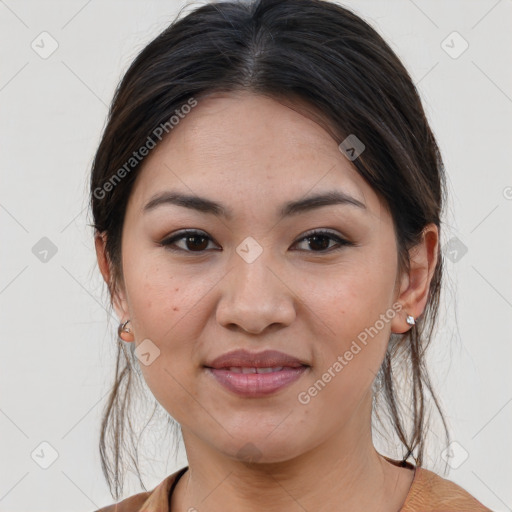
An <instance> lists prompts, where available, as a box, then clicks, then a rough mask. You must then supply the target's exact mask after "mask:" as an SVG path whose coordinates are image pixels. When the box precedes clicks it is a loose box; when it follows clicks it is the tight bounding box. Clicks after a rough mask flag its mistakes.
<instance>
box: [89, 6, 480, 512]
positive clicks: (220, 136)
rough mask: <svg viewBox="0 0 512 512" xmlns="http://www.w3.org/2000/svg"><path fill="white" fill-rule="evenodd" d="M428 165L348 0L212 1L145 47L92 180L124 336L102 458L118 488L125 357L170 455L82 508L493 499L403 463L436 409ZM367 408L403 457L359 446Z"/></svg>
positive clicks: (422, 134)
mask: <svg viewBox="0 0 512 512" xmlns="http://www.w3.org/2000/svg"><path fill="white" fill-rule="evenodd" d="M444 180H445V177H444V170H443V164H442V159H441V156H440V154H439V151H438V147H437V145H436V141H435V138H434V135H433V134H432V132H431V130H430V128H429V125H428V122H427V120H426V118H425V114H424V111H423V108H422V105H421V102H420V99H419V97H418V93H417V91H416V89H415V87H414V85H413V83H412V81H411V78H410V76H409V75H408V73H407V71H406V70H405V69H404V67H403V65H402V64H401V63H400V61H399V59H398V58H397V56H396V55H395V54H394V53H393V52H392V50H391V49H390V48H389V46H388V45H387V44H386V43H385V42H384V41H383V39H382V38H381V37H380V36H379V35H378V34H377V33H376V32H375V31H374V30H373V29H372V28H371V27H370V26H369V25H368V24H367V23H365V22H364V21H363V20H361V19H360V18H359V17H357V16H356V15H354V14H353V13H352V12H350V11H349V10H347V9H344V8H342V7H340V6H338V5H336V4H334V3H330V2H326V1H321V0H284V1H283V0H279V1H277V0H259V1H258V0H257V1H256V2H254V3H246V2H240V3H231V2H223V3H219V4H208V5H205V6H202V7H200V8H197V9H196V10H195V11H193V12H191V13H190V14H188V15H187V16H185V17H183V18H182V19H180V20H178V21H176V22H174V23H173V24H172V25H171V26H170V27H169V28H168V29H166V30H165V31H164V32H163V33H162V34H160V35H159V36H158V37H157V38H156V39H155V40H154V41H152V42H151V43H150V44H149V45H148V46H147V47H146V48H145V49H144V50H143V51H142V52H141V53H140V55H139V56H138V57H137V58H136V59H135V61H134V62H133V64H132V65H131V67H130V69H129V70H128V71H127V73H126V75H125V76H124V78H123V80H122V81H121V84H120V86H119V88H118V90H117V91H116V95H115V98H114V100H113V103H112V107H111V111H110V115H109V120H108V124H107V126H106V128H105V132H104V134H103V138H102V140H101V143H100V145H99V148H98V151H97V154H96V157H95V160H94V164H93V170H92V177H91V206H92V212H93V216H94V228H95V231H96V238H95V243H96V252H97V258H98V264H99V267H100V270H101V273H102V275H103V278H104V279H105V281H106V283H107V284H108V287H109V292H110V298H111V305H112V306H113V307H114V308H115V312H116V314H117V316H118V317H119V319H120V325H119V336H120V338H121V339H122V340H123V341H124V342H126V343H127V344H129V346H130V347H131V349H132V350H131V351H130V352H127V351H126V350H125V347H124V343H123V342H122V341H121V340H120V341H119V351H118V372H117V374H116V380H115V385H114V389H113V391H112V394H111V397H110V400H109V404H108V406H107V408H106V413H105V418H104V422H103V425H102V437H101V455H102V462H103V469H104V473H105V475H106V476H107V479H108V482H109V484H110V485H111V489H112V486H113V485H115V490H116V494H113V496H114V497H115V499H116V500H117V499H118V497H119V493H118V492H117V491H118V487H119V477H120V471H119V461H120V452H119V446H120V445H121V444H122V443H123V439H124V437H123V424H124V423H123V422H124V412H125V405H127V404H128V403H129V402H128V400H129V396H130V395H129V384H130V382H131V379H132V375H133V373H134V372H138V368H140V370H141V373H142V377H143V379H144V381H145V383H146V384H147V386H148V387H149V389H150V390H151V392H152V394H153V395H154V397H155V398H156V400H157V402H158V403H159V404H160V405H161V406H162V407H163V408H164V409H165V411H166V412H168V414H169V416H170V417H171V418H174V420H176V421H177V423H178V424H179V426H180V431H181V433H182V436H183V441H184V445H185V448H186V453H187V459H188V466H186V467H185V468H182V469H181V470H179V471H177V472H175V473H173V474H172V475H169V476H167V477H166V478H165V479H164V480H163V481H162V482H161V483H160V484H159V485H158V486H157V487H155V488H154V489H153V490H151V491H146V492H143V493H138V494H136V495H134V496H131V497H130V498H127V499H125V500H123V501H122V502H121V503H118V504H117V505H111V506H108V507H106V508H104V509H101V510H103V511H114V510H115V511H117V512H121V511H138V510H144V511H153V512H156V511H157V510H158V511H159V512H161V511H172V512H183V511H194V510H198V511H203V510H204V511H209V512H217V511H226V510H243V511H253V510H254V511H256V510H257V511H262V510H265V511H273V510H279V511H283V510H286V511H293V510H309V511H321V510H322V511H323V510H344V511H360V510H361V511H362V510H364V511H368V510H379V511H382V512H397V511H401V512H411V511H422V512H425V511H434V510H436V511H439V510H443V511H455V510H464V511H485V510H489V509H487V508H486V507H485V506H483V505H482V504H481V503H479V502H478V501H477V500H476V499H475V498H474V497H472V496H471V495H470V494H469V493H468V492H466V491H465V490H464V489H462V488H461V487H459V486H458V485H456V484H455V483H453V482H450V481H449V480H446V479H444V478H442V477H441V476H438V475H436V474H435V473H433V472H431V471H429V470H427V469H424V468H422V462H423V456H424V448H425V447H424V445H425V437H426V431H427V428H428V425H427V421H426V416H427V413H428V408H427V400H428V398H427V393H428V395H429V396H432V397H433V400H431V401H432V403H433V404H434V407H435V408H437V409H438V411H439V413H440V415H441V416H440V417H441V418H442V412H441V410H440V408H439V406H438V402H437V400H436V398H435V394H434V392H433V390H432V387H431V384H430V381H429V378H428V373H427V370H426V367H425V362H424V350H425V348H426V347H427V345H428V343H429V342H430V339H431V337H432V331H433V329H434V327H435V325H436V316H437V308H438V305H439V294H440V290H441V277H442V264H443V259H442V254H441V251H440V244H439V239H440V227H441V213H442V208H443V205H444V202H445V188H444V187H445V182H444ZM123 358H124V368H121V366H122V362H123ZM400 368H402V370H404V371H405V372H406V373H405V374H402V373H397V372H398V370H399V369H400ZM404 375H406V377H407V378H406V379H404V377H403V376H404ZM139 376H140V375H139ZM383 402H384V405H385V407H386V408H387V409H386V410H387V411H388V413H387V414H388V416H389V418H390V421H391V426H392V428H393V430H394V435H395V437H393V432H389V431H388V433H389V442H390V444H392V443H393V442H395V440H398V442H399V443H401V445H402V446H401V449H400V452H401V454H402V456H401V460H395V459H392V458H390V457H387V456H384V455H382V454H381V453H379V452H378V451H377V450H376V448H375V446H374V442H373V437H372V420H373V419H376V420H378V419H379V418H380V419H382V415H381V416H377V413H378V410H379V408H380V407H381V406H382V405H383ZM443 423H444V420H443ZM130 425H131V423H130ZM445 429H446V425H445ZM109 431H110V432H111V435H112V436H113V437H114V439H115V443H114V448H113V449H114V467H113V468H112V465H111V464H110V461H109V460H108V457H107V456H106V451H107V449H108V444H107V443H106V438H107V434H108V432H109ZM411 460H412V462H411Z"/></svg>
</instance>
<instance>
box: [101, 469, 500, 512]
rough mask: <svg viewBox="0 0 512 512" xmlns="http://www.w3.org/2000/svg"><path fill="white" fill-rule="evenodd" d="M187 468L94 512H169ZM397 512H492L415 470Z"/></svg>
mask: <svg viewBox="0 0 512 512" xmlns="http://www.w3.org/2000/svg"><path fill="white" fill-rule="evenodd" d="M187 469H188V466H186V467H184V468H182V469H180V470H178V471H176V472H175V473H173V474H172V475H169V476H167V477H166V478H165V479H164V480H163V481H162V482H160V484H158V485H157V486H156V487H155V488H154V489H152V490H151V491H146V492H141V493H138V494H134V495H133V496H130V497H129V498H126V499H124V500H122V501H120V502H119V503H117V504H114V505H109V506H107V507H104V508H101V509H98V510H95V511H94V512H172V511H171V510H169V502H170V496H171V494H172V491H173V490H174V487H175V485H176V483H177V482H178V480H179V478H180V477H181V476H182V475H183V473H185V471H187ZM399 512H492V511H491V509H489V508H487V507H485V506H484V505H482V504H481V503H480V502H479V501H478V500H476V499H475V498H474V497H473V496H471V494H469V493H468V492H467V491H465V490H464V489H463V488H462V487H460V486H459V485H457V484H455V483H454V482H451V481H450V480H446V479H445V478H442V477H440V476H439V475H437V474H436V473H433V472H432V471H429V470H428V469H423V468H420V467H416V468H415V472H414V479H413V481H412V484H411V487H410V489H409V492H408V494H407V497H406V498H405V502H404V504H403V505H402V508H401V509H400V511H399Z"/></svg>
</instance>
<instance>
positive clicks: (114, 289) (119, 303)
mask: <svg viewBox="0 0 512 512" xmlns="http://www.w3.org/2000/svg"><path fill="white" fill-rule="evenodd" d="M106 242H107V235H106V233H105V232H103V233H97V234H96V235H95V237H94V245H95V248H96V258H97V260H98V266H99V268H100V272H101V275H102V276H103V279H104V280H105V282H106V283H107V286H108V289H109V293H110V294H111V299H112V304H113V306H114V309H115V312H116V314H117V316H118V317H119V319H120V321H121V322H125V321H126V320H128V319H129V318H130V315H129V311H128V303H127V301H126V293H125V291H124V287H123V284H122V283H114V282H113V277H112V269H111V263H110V260H109V258H108V255H107V252H106V250H105V246H106ZM123 335H124V334H123ZM123 339H124V338H123ZM125 341H128V340H125Z"/></svg>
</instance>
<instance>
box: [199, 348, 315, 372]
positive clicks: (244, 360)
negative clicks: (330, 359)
mask: <svg viewBox="0 0 512 512" xmlns="http://www.w3.org/2000/svg"><path fill="white" fill-rule="evenodd" d="M205 366H206V367H208V368H231V367H237V368H276V367H280V366H285V367H292V368H297V367H299V366H309V365H308V364H306V363H303V362H302V361H300V360H299V359H297V358H296V357H293V356H290V355H288V354H285V353H283V352H279V351H277V350H264V351H263V352H249V351H247V350H244V349H239V350H233V351H231V352H227V353H226V354H222V355H221V356H219V357H216V358H215V359H214V360H213V361H211V362H209V363H207V364H205Z"/></svg>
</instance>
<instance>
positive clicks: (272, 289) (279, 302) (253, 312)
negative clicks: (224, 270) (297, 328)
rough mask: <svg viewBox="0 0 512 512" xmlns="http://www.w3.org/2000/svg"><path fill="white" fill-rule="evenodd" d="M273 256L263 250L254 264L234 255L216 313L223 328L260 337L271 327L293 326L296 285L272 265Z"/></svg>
mask: <svg viewBox="0 0 512 512" xmlns="http://www.w3.org/2000/svg"><path fill="white" fill-rule="evenodd" d="M270 252H271V251H270V250H268V249H265V250H263V252H262V254H260V256H259V257H258V258H257V259H256V260H254V261H252V262H251V263H248V262H247V261H245V260H244V259H243V258H242V257H240V256H239V255H238V254H237V253H235V254H233V258H232V259H233V263H232V266H230V268H231V270H230V271H229V272H228V274H227V275H226V277H225V278H224V279H223V280H222V282H221V298H220V299H219V303H218V305H217V311H216V317H217V322H218V323H219V325H222V326H223V327H226V328H229V329H236V328H238V329H242V330H244V331H246V332H249V333H251V334H260V333H261V332H263V331H264V330H265V329H267V328H268V327H269V326H271V325H272V326H273V325H274V324H277V325H279V326H280V327H285V326H287V325H290V324H291V323H292V322H293V320H294V319H295V316H296V311H295V300H296V296H295V294H294V292H293V283H289V282H287V279H286V276H285V275H284V272H283V271H282V270H281V271H280V270H279V268H280V267H279V265H277V264H276V262H275V261H271V258H270ZM288 275H289V274H288ZM288 280H289V279H288Z"/></svg>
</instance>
